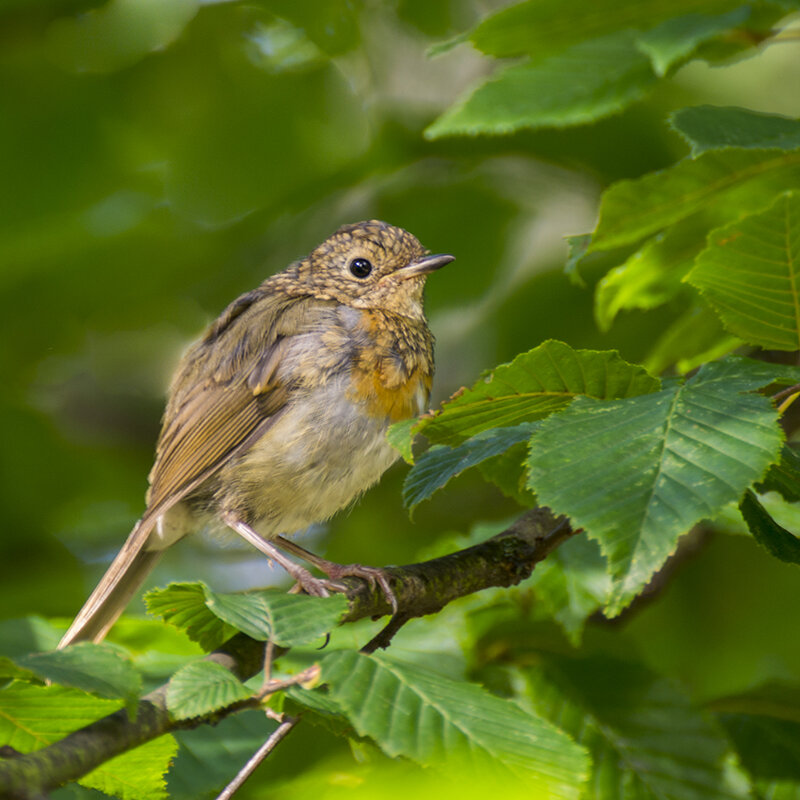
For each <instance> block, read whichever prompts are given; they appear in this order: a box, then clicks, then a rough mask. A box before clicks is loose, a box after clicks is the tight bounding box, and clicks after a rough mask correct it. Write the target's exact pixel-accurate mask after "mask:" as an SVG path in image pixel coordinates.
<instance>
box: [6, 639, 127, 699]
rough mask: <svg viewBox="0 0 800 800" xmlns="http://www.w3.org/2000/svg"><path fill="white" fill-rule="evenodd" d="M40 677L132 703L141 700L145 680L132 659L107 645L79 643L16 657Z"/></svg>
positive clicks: (24, 666)
mask: <svg viewBox="0 0 800 800" xmlns="http://www.w3.org/2000/svg"><path fill="white" fill-rule="evenodd" d="M16 663H17V664H18V665H19V666H21V667H22V668H23V669H28V670H31V671H32V672H33V673H35V674H36V676H37V677H39V678H41V679H43V680H48V681H52V682H53V683H58V684H60V685H61V686H72V687H74V688H76V689H82V690H83V691H85V692H91V693H92V694H96V695H98V696H100V697H108V698H111V699H116V698H120V699H122V700H124V701H125V703H126V705H128V706H131V704H133V703H135V702H136V701H137V700H138V699H139V693H140V691H141V688H142V679H141V676H140V675H139V673H138V672H137V671H136V668H135V667H134V666H133V664H132V663H131V661H130V659H128V658H127V657H126V656H124V655H123V654H122V652H120V650H118V649H117V648H116V647H112V646H111V645H108V644H93V643H91V642H79V643H77V644H74V645H70V646H69V647H67V648H65V649H64V650H51V651H49V652H46V653H31V654H29V655H27V656H22V657H20V658H18V659H16Z"/></svg>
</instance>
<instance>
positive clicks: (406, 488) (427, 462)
mask: <svg viewBox="0 0 800 800" xmlns="http://www.w3.org/2000/svg"><path fill="white" fill-rule="evenodd" d="M535 427H536V423H534V422H523V423H522V424H520V425H515V426H513V427H510V428H492V429H490V430H487V431H482V432H481V433H478V434H476V435H475V436H473V437H472V438H471V439H467V441H466V442H464V443H463V444H461V445H459V446H458V447H454V448H450V447H447V446H446V445H435V446H434V447H431V448H430V450H426V451H425V452H424V453H423V454H422V455H421V456H420V457H419V459H418V460H417V463H416V465H415V466H414V467H413V468H412V469H411V470H410V471H409V473H408V475H406V479H405V482H404V483H403V503H404V504H405V506H406V508H409V509H412V508H414V507H415V506H417V505H419V504H420V503H421V502H422V501H423V500H427V499H428V498H430V497H431V496H432V495H433V494H434V492H436V491H438V490H439V489H441V488H442V487H444V486H446V485H447V483H449V481H450V480H451V479H452V478H455V477H456V476H457V475H460V474H461V473H462V472H464V470H467V469H469V468H470V467H474V466H476V465H477V464H480V463H481V462H483V461H486V460H487V459H489V458H493V457H494V456H498V455H500V454H502V453H504V452H506V451H507V450H508V449H509V448H510V447H512V446H513V445H515V444H518V443H520V442H524V441H527V440H528V439H529V438H530V436H531V433H532V432H533V430H534V429H535Z"/></svg>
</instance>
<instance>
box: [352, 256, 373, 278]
mask: <svg viewBox="0 0 800 800" xmlns="http://www.w3.org/2000/svg"><path fill="white" fill-rule="evenodd" d="M350 272H352V273H353V275H355V276H356V278H366V277H367V275H369V274H370V272H372V264H370V262H369V261H367V259H366V258H354V259H353V260H352V261H351V262H350Z"/></svg>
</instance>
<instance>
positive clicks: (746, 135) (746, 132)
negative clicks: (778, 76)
mask: <svg viewBox="0 0 800 800" xmlns="http://www.w3.org/2000/svg"><path fill="white" fill-rule="evenodd" d="M669 121H670V124H671V125H672V127H673V128H674V129H675V130H676V131H678V133H680V135H681V136H683V138H684V139H686V141H687V142H688V143H689V144H690V145H691V147H692V155H693V156H698V155H700V154H701V153H703V152H705V151H706V150H717V149H719V148H723V147H744V148H757V149H780V150H796V149H797V148H800V121H799V120H796V119H789V118H788V117H782V116H779V115H778V114H762V113H760V112H758V111H750V110H749V109H746V108H732V107H725V106H691V107H690V108H682V109H680V110H678V111H675V112H673V113H672V115H671V116H670V118H669Z"/></svg>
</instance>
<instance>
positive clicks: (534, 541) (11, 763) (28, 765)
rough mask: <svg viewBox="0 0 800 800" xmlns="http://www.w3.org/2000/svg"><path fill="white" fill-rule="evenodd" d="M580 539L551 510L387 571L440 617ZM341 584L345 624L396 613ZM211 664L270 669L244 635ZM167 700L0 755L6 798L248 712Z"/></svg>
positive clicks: (409, 614)
mask: <svg viewBox="0 0 800 800" xmlns="http://www.w3.org/2000/svg"><path fill="white" fill-rule="evenodd" d="M575 533H576V531H573V530H572V529H571V528H570V527H569V525H568V524H567V522H566V520H565V519H564V518H563V517H561V518H556V517H554V516H553V514H552V513H551V512H550V511H549V510H548V509H546V508H537V509H533V510H532V511H528V512H526V513H525V514H523V515H522V516H521V517H520V518H519V519H518V520H516V522H514V524H513V525H511V526H510V527H509V528H507V529H506V530H505V531H503V532H502V533H499V534H498V535H497V536H494V537H493V538H491V539H489V540H487V541H486V542H483V543H481V544H478V545H475V546H474V547H469V548H467V549H465V550H460V551H459V552H457V553H452V554H450V555H447V556H443V557H441V558H435V559H433V560H431V561H425V562H422V563H419V564H410V565H407V566H403V567H389V568H387V569H386V572H387V574H388V575H389V580H390V584H391V587H392V590H393V592H394V594H395V597H396V598H397V602H398V605H399V609H400V612H399V613H400V614H401V615H402V618H403V621H406V620H409V619H413V618H414V617H422V616H425V615H427V614H434V613H436V612H438V611H440V610H441V609H442V608H444V607H445V606H446V605H447V604H448V603H450V602H452V601H453V600H455V599H457V598H459V597H464V596H466V595H469V594H472V593H473V592H478V591H481V590H482V589H487V588H489V587H493V586H513V585H515V584H517V583H519V582H520V581H522V580H524V579H525V578H527V577H528V576H529V575H530V574H531V572H532V571H533V568H534V567H535V566H536V564H537V563H538V562H539V561H542V560H543V559H544V558H545V557H546V556H547V555H548V554H549V553H551V552H552V551H553V550H555V549H556V548H557V547H558V546H559V545H560V544H561V543H562V542H564V541H565V540H566V539H568V538H569V537H570V536H573V535H574V534H575ZM342 583H344V584H345V585H346V587H347V591H346V594H347V597H348V600H349V601H350V607H349V611H348V612H347V615H346V616H345V618H344V619H343V621H342V622H343V623H344V622H354V621H356V620H359V619H363V618H365V617H379V616H383V615H385V614H387V613H390V611H391V608H390V606H389V603H388V602H387V601H386V598H385V597H384V595H383V593H382V592H381V591H380V589H379V588H378V587H371V586H370V585H369V583H368V582H367V581H365V580H363V579H362V578H344V579H342ZM397 627H399V626H398V625H395V626H394V628H393V627H392V624H391V623H390V625H389V626H387V628H386V629H384V630H385V631H387V632H390V633H388V636H386V637H384V638H385V641H384V640H378V641H376V639H378V637H376V639H374V640H373V642H371V643H370V644H371V645H373V647H372V649H375V648H376V647H385V646H386V645H387V644H388V643H389V640H390V639H391V633H393V630H396V629H397ZM382 633H383V632H382ZM379 636H381V634H379ZM282 652H285V651H283V650H281V649H280V648H276V649H275V653H274V657H276V658H277V657H278V656H279V655H280V654H281V653H282ZM207 658H208V659H209V660H212V661H216V662H217V663H219V664H222V665H223V666H225V667H226V668H227V669H230V670H231V672H233V673H234V674H235V675H236V676H237V677H239V678H240V679H242V680H247V679H248V678H250V677H252V676H253V675H255V674H256V673H257V672H258V671H259V670H260V669H261V668H262V667H263V665H264V643H263V642H258V641H255V640H254V639H250V638H249V637H247V636H245V635H244V634H241V633H240V634H237V635H236V636H234V637H233V638H231V639H229V640H228V641H227V642H226V643H225V644H224V645H223V646H222V647H221V648H220V649H219V650H216V651H215V652H214V653H211V654H210V655H209V656H207ZM166 694H167V685H166V684H165V685H164V686H160V687H159V688H158V689H155V690H154V691H152V692H150V693H149V694H148V695H145V696H144V697H143V698H142V700H141V701H140V702H139V706H138V708H137V711H136V716H135V717H134V718H133V719H131V718H130V716H129V715H128V713H127V711H126V710H125V709H121V710H119V711H117V712H115V713H114V714H110V715H109V716H107V717H104V718H103V719H100V720H97V721H96V722H93V723H91V724H90V725H87V726H86V727H84V728H81V729H80V730H77V731H74V732H73V733H71V734H69V735H68V736H66V737H65V738H63V739H61V740H60V741H58V742H55V743H54V744H52V745H50V746H48V747H44V748H42V749H41V750H37V751H35V752H33V753H28V754H27V755H8V756H7V757H5V758H4V757H2V755H4V754H0V798H8V800H31V798H34V797H41V796H42V792H44V791H47V790H49V789H54V788H56V787H58V786H61V785H63V784H64V783H67V782H68V781H72V780H76V779H77V778H80V777H81V776H83V775H85V774H86V773H88V772H90V771H91V770H93V769H95V768H96V767H98V766H99V765H100V764H103V763H104V762H106V761H108V760H109V759H111V758H113V757H114V756H117V755H120V754H121V753H124V752H126V751H128V750H131V749H133V748H134V747H138V746H139V745H141V744H144V743H145V742H148V741H150V740H152V739H155V738H157V737H158V736H162V735H163V734H165V733H169V732H171V731H175V730H181V729H186V728H194V727H198V726H199V725H204V724H209V723H214V722H217V721H218V720H220V719H222V718H223V717H225V716H227V715H228V714H230V713H233V712H234V711H236V710H238V709H239V708H241V707H242V705H241V704H236V705H234V706H231V707H228V708H225V709H221V710H220V711H217V712H215V713H214V714H210V715H207V716H204V717H199V718H197V719H192V720H182V721H175V720H172V719H170V716H169V713H168V711H167V705H166Z"/></svg>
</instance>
